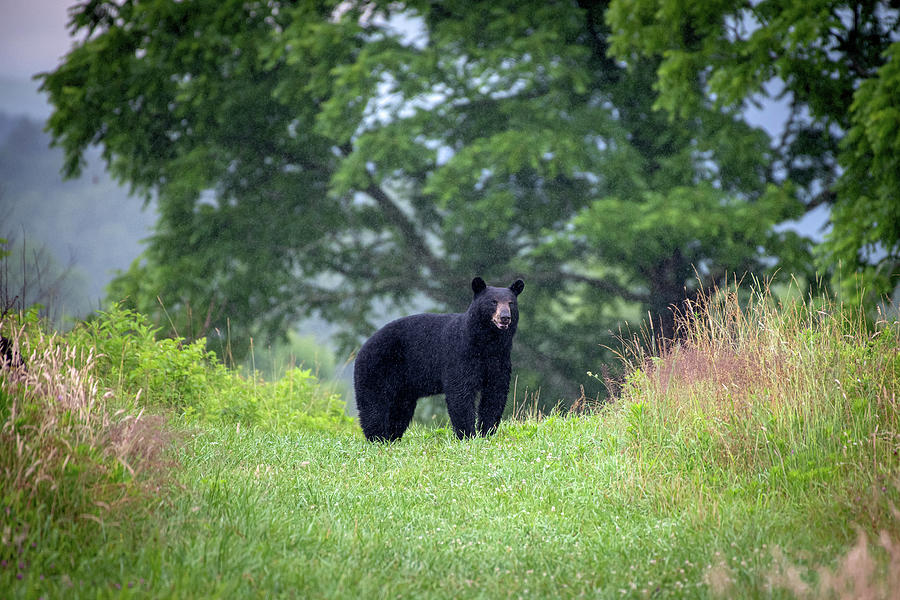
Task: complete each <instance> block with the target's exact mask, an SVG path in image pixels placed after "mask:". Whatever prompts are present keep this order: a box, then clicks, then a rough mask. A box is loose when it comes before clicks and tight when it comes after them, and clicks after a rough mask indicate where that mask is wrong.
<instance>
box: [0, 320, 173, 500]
mask: <svg viewBox="0 0 900 600" xmlns="http://www.w3.org/2000/svg"><path fill="white" fill-rule="evenodd" d="M5 325H6V326H5V327H4V331H5V332H6V335H7V336H8V337H12V339H13V340H14V342H15V344H16V346H17V347H18V348H20V349H21V351H22V356H23V357H24V358H25V363H26V365H27V367H23V366H16V365H9V364H5V365H3V366H2V371H0V400H2V403H0V419H2V423H0V471H2V479H3V481H2V484H0V485H2V487H3V495H4V497H6V498H15V499H16V503H17V504H18V506H17V508H18V509H19V510H20V511H21V510H23V509H28V508H29V507H30V508H33V507H35V506H37V505H44V506H46V507H49V508H50V509H51V511H53V512H54V513H65V514H68V515H70V516H84V515H93V514H94V513H95V509H96V507H97V506H101V507H108V506H109V505H110V503H111V502H117V501H121V500H122V499H124V498H125V497H126V495H127V494H126V493H125V490H124V485H125V484H126V483H128V482H131V481H134V476H135V475H137V474H138V473H139V472H141V471H144V470H147V469H152V468H154V467H156V466H159V465H161V464H163V453H164V451H165V449H166V448H167V447H168V446H169V443H170V440H171V435H170V434H169V433H168V432H167V430H166V428H165V425H164V422H163V420H162V419H161V418H159V417H148V416H147V415H144V414H143V413H142V412H140V411H136V410H125V409H122V408H115V405H116V404H119V405H121V399H115V398H114V396H113V392H111V391H109V390H103V389H101V387H100V385H99V383H98V380H97V378H96V377H95V375H94V369H95V366H96V359H97V356H96V355H95V354H94V351H93V349H90V348H79V347H75V346H72V345H69V344H68V343H67V342H66V340H65V339H63V338H61V337H60V336H58V335H50V336H47V335H45V334H43V333H42V332H40V331H36V332H35V333H34V334H33V335H30V332H29V330H28V328H25V327H21V328H18V329H16V330H15V331H13V332H12V336H10V335H9V333H10V331H9V330H10V329H11V327H10V326H9V325H8V324H5ZM114 400H118V402H113V401H114Z"/></svg>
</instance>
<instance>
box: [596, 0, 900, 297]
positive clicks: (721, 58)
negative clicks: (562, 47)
mask: <svg viewBox="0 0 900 600" xmlns="http://www.w3.org/2000/svg"><path fill="white" fill-rule="evenodd" d="M608 21H609V23H610V25H611V27H612V29H613V31H614V32H615V33H614V35H613V36H612V38H611V40H612V51H613V53H614V55H615V56H616V57H618V58H620V59H621V60H624V61H628V62H631V61H632V60H640V59H639V58H637V57H642V56H652V57H662V58H661V60H660V63H659V67H658V70H657V82H656V89H657V90H658V91H659V97H658V99H657V101H656V107H657V108H663V109H666V110H667V111H669V112H671V113H672V114H676V115H679V116H681V117H685V118H689V117H690V116H692V115H696V110H695V109H696V107H697V106H698V105H705V104H706V103H707V102H708V99H709V98H715V100H716V105H717V106H719V107H723V108H730V109H734V108H736V107H741V106H744V105H747V104H749V103H759V102H760V101H764V100H766V99H767V98H772V97H775V98H777V99H781V100H785V101H786V102H787V103H788V104H789V105H790V116H789V118H788V121H787V123H786V125H785V130H784V134H783V136H782V137H781V139H780V141H779V143H778V146H777V147H776V148H775V152H776V154H777V159H778V160H777V161H776V162H775V164H774V167H775V172H776V174H777V175H778V176H779V177H780V178H781V179H784V180H789V181H792V182H794V183H795V184H796V185H797V189H798V191H799V192H800V198H801V199H802V200H803V201H804V203H805V204H806V206H807V208H809V209H812V208H814V207H816V206H818V205H820V204H829V205H832V206H831V226H832V227H831V231H830V232H829V233H828V235H827V239H826V243H825V244H824V246H823V252H822V253H821V255H820V262H819V264H820V266H821V267H824V268H826V269H827V270H832V269H833V268H835V267H836V265H837V263H838V262H842V263H843V265H844V269H846V270H847V271H850V272H852V271H858V272H860V273H862V274H863V276H864V277H863V281H864V287H865V288H866V289H867V291H870V292H875V294H876V295H877V294H883V293H887V292H889V291H890V290H892V289H893V288H894V286H896V285H897V283H898V277H900V158H898V153H897V148H898V147H900V100H898V99H900V66H898V61H900V41H898V37H900V27H898V24H900V12H898V5H897V3H896V2H884V1H872V0H870V1H866V2H846V1H839V0H789V1H785V0H761V1H755V2H749V1H743V2H712V3H710V2H702V3H685V2H683V1H681V0H612V2H611V4H610V9H609V12H608ZM838 275H840V273H838ZM845 283H846V284H848V285H847V290H848V291H853V290H854V289H857V286H858V283H857V282H852V281H850V280H849V279H845Z"/></svg>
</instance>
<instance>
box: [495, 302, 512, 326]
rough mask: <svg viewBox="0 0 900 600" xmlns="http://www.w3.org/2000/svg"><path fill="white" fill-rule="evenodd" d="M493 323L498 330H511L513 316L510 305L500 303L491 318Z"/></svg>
mask: <svg viewBox="0 0 900 600" xmlns="http://www.w3.org/2000/svg"><path fill="white" fill-rule="evenodd" d="M491 321H492V322H493V323H494V325H495V326H496V327H497V329H509V325H510V323H512V314H511V313H510V312H509V304H505V303H498V304H497V309H496V310H495V311H494V314H493V315H492V316H491Z"/></svg>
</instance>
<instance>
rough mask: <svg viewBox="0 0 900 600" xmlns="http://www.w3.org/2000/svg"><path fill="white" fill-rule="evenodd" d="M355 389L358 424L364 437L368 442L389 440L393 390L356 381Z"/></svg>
mask: <svg viewBox="0 0 900 600" xmlns="http://www.w3.org/2000/svg"><path fill="white" fill-rule="evenodd" d="M355 391H356V409H357V411H358V413H359V424H360V427H362V430H363V433H364V434H365V436H366V439H367V440H369V441H370V442H385V441H390V440H391V439H392V437H391V430H392V428H391V412H392V406H391V404H392V400H393V396H394V394H393V390H386V389H384V388H383V386H371V387H370V386H366V385H360V384H359V383H357V385H356V390H355Z"/></svg>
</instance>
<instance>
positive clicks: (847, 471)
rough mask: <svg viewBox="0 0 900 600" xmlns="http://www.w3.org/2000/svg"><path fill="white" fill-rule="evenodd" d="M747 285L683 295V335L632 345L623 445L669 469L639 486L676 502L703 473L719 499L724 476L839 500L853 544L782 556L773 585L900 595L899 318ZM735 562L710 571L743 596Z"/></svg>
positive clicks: (774, 490)
mask: <svg viewBox="0 0 900 600" xmlns="http://www.w3.org/2000/svg"><path fill="white" fill-rule="evenodd" d="M741 294H745V292H739V291H738V290H715V291H713V292H712V293H709V294H706V295H704V296H702V300H701V301H699V302H695V303H689V304H688V305H687V306H686V309H685V310H684V312H683V313H682V314H680V315H679V330H678V334H679V335H678V337H677V341H675V342H672V343H669V344H664V345H663V347H662V348H660V347H659V345H657V347H656V350H657V351H656V352H650V351H648V350H647V347H648V346H650V345H649V344H647V343H646V339H644V340H641V339H634V340H631V341H630V342H629V343H628V344H627V347H626V351H625V352H624V353H623V355H622V359H623V360H624V361H625V363H626V367H627V373H628V375H627V376H626V379H625V382H624V385H623V386H622V390H621V393H620V397H619V398H618V399H617V402H618V403H620V404H622V405H624V406H623V411H622V414H624V415H625V417H624V418H625V419H626V423H627V424H628V425H627V426H628V430H629V431H630V432H631V437H630V440H629V444H630V447H631V448H632V450H633V451H634V452H635V453H636V455H638V456H639V457H641V458H647V457H650V459H649V460H647V461H640V462H647V463H651V464H667V465H670V466H669V467H668V468H669V469H672V470H671V471H669V472H667V473H658V472H655V471H654V472H647V473H641V477H643V478H644V479H645V480H646V485H645V486H644V487H645V488H646V489H655V488H654V482H656V481H665V482H666V483H665V486H666V489H665V490H660V495H661V496H663V497H665V498H667V499H671V498H676V497H677V496H678V490H679V489H680V488H679V486H680V485H681V483H680V482H685V481H686V482H690V484H689V485H688V484H685V485H686V486H687V487H691V486H694V485H695V484H696V482H697V481H700V482H706V483H704V484H703V485H704V486H706V487H707V488H708V490H709V492H711V495H713V496H714V495H715V494H716V493H717V492H716V490H717V489H720V488H719V487H717V484H716V483H715V482H723V481H724V482H727V484H726V485H727V486H728V489H729V491H730V492H731V493H737V494H746V495H747V497H748V498H751V499H752V498H755V497H759V496H758V494H760V493H762V494H781V495H784V496H785V497H788V498H791V501H792V502H797V503H800V505H802V504H803V503H804V502H807V503H808V504H810V505H821V504H822V503H823V502H825V503H826V504H828V505H834V506H840V507H841V511H840V512H839V513H837V514H843V515H845V517H846V521H845V524H844V529H845V530H846V531H847V537H848V538H851V539H852V536H853V532H854V530H856V531H858V536H857V538H856V543H855V544H851V545H850V546H848V547H849V549H848V550H846V552H845V553H843V554H839V556H838V557H837V558H836V559H834V558H833V559H831V560H830V561H825V562H824V563H823V564H822V565H821V566H818V567H816V566H809V564H808V563H807V565H806V566H804V567H800V566H798V565H796V564H794V563H792V562H791V561H790V560H788V559H787V558H785V556H784V555H783V554H780V553H779V552H778V551H776V553H775V554H774V556H773V572H772V574H771V576H770V578H769V588H770V590H774V591H777V590H780V591H781V592H787V593H789V594H790V595H793V596H796V597H800V598H900V512H898V510H897V507H896V504H897V498H898V495H900V458H898V455H900V401H898V400H900V399H898V396H900V324H898V322H897V321H896V320H892V319H888V318H885V317H884V316H883V315H881V314H879V318H877V319H876V320H875V322H874V323H870V322H868V321H867V320H866V318H865V316H864V315H863V314H862V312H861V311H859V310H856V311H849V310H847V309H845V308H844V307H842V306H840V305H839V304H836V303H833V302H829V301H826V300H821V299H815V300H807V301H803V300H800V299H798V298H796V297H794V298H792V299H791V300H787V301H784V302H778V301H777V300H776V299H775V297H774V295H773V294H772V292H771V291H770V289H769V288H768V287H766V286H759V287H757V288H756V289H755V290H754V291H753V292H752V293H751V294H750V295H749V296H746V295H743V296H742V295H741ZM654 454H655V455H657V456H660V457H662V456H665V457H666V458H665V460H655V459H654V458H652V457H653V456H654ZM671 465H676V467H677V468H675V469H673V468H672V466H671ZM710 482H714V483H710ZM719 493H721V492H719ZM692 497H693V496H692ZM803 498H808V499H809V500H803ZM676 499H677V498H676ZM698 512H703V511H702V510H700V509H698ZM818 518H820V515H815V514H811V515H810V519H811V520H813V521H815V520H816V519H818ZM830 518H832V519H834V518H835V517H830ZM825 525H826V523H825V522H823V527H824V526H825ZM827 525H828V526H829V527H831V528H834V527H837V528H838V529H840V528H841V525H840V523H837V524H835V523H834V522H833V521H832V522H829V523H828V524H827ZM873 538H874V539H876V540H877V543H873V542H871V541H870V540H871V539H873ZM730 569H731V567H729V566H728V565H727V564H725V563H722V564H718V565H713V566H711V567H710V569H709V570H708V573H707V577H706V580H707V584H708V585H709V588H710V589H711V590H712V591H713V592H714V593H715V594H716V595H719V596H722V597H732V596H734V595H735V594H736V593H737V592H739V590H737V589H736V588H735V587H734V586H735V585H736V584H735V581H736V577H735V576H734V573H732V572H731V570H730Z"/></svg>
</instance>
